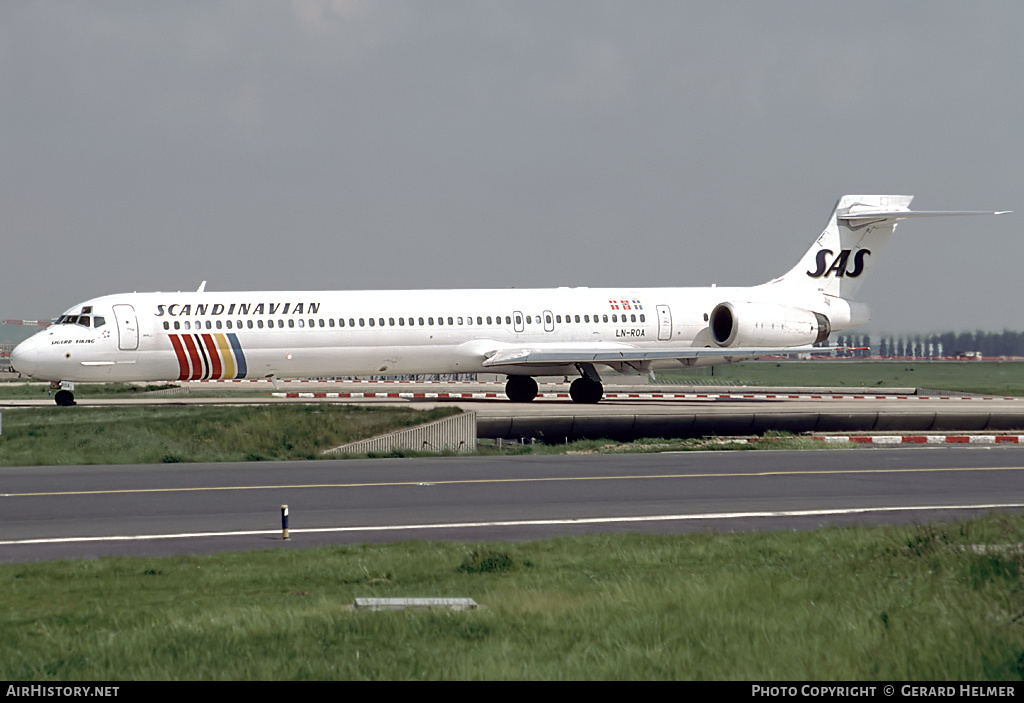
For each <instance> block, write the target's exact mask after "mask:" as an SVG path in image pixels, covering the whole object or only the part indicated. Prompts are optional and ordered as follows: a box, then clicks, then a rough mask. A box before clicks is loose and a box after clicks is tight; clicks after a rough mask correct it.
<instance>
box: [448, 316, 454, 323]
mask: <svg viewBox="0 0 1024 703" xmlns="http://www.w3.org/2000/svg"><path fill="white" fill-rule="evenodd" d="M448 324H449V325H454V324H455V320H453V319H452V318H450V317H449V318H448Z"/></svg>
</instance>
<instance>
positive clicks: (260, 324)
mask: <svg viewBox="0 0 1024 703" xmlns="http://www.w3.org/2000/svg"><path fill="white" fill-rule="evenodd" d="M185 324H188V323H187V322H186V323H185ZM256 326H257V327H259V328H260V329H263V320H256Z"/></svg>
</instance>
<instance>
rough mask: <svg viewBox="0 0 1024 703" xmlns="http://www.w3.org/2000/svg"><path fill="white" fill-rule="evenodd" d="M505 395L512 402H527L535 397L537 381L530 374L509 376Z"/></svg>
mask: <svg viewBox="0 0 1024 703" xmlns="http://www.w3.org/2000/svg"><path fill="white" fill-rule="evenodd" d="M505 395H507V396H508V399H509V400H511V401H512V402H513V403H529V402H530V401H531V400H533V399H534V398H536V397H537V382H536V381H535V380H533V377H532V376H509V377H508V382H507V383H506V384H505Z"/></svg>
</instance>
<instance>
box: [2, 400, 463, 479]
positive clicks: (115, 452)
mask: <svg viewBox="0 0 1024 703" xmlns="http://www.w3.org/2000/svg"><path fill="white" fill-rule="evenodd" d="M459 412H461V411H460V410H459V408H456V407H450V408H438V409H435V410H429V411H422V410H415V409H412V408H393V407H356V406H351V405H338V404H329V403H324V404H317V405H297V404H296V405H292V404H287V405H285V404H278V405H261V406H214V407H210V406H203V407H200V406H177V405H174V406H156V407H73V408H56V407H54V408H11V409H5V410H4V411H3V434H2V435H0V465H3V466H32V465H52V464H126V463H159V462H179V461H190V462H194V461H259V460H285V459H315V458H320V453H321V452H322V451H324V450H325V449H329V448H331V447H334V446H337V445H339V444H344V443H345V442H351V441H354V440H357V439H363V438H366V437H374V436H377V435H380V434H385V433H387V432H390V431H392V430H396V429H401V428H403V427H409V426H412V425H418V424H421V423H424V422H430V421H432V420H437V419H440V418H442V417H447V416H449V415H453V414H456V413H459ZM332 458H338V457H337V456H333V457H332Z"/></svg>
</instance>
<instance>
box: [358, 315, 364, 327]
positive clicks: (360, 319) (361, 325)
mask: <svg viewBox="0 0 1024 703" xmlns="http://www.w3.org/2000/svg"><path fill="white" fill-rule="evenodd" d="M359 326H360V327H364V325H363V318H361V317H360V318H359Z"/></svg>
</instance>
